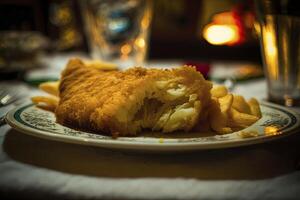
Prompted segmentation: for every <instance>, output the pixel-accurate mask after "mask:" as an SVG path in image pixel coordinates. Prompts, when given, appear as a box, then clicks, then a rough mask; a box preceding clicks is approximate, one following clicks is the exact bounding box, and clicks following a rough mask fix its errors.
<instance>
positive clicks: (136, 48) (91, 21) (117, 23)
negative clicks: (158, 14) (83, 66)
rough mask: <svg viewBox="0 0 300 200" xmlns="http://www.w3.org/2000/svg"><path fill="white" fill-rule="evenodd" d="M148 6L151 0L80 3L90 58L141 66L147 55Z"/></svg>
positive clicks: (87, 1)
mask: <svg viewBox="0 0 300 200" xmlns="http://www.w3.org/2000/svg"><path fill="white" fill-rule="evenodd" d="M151 3H152V2H151V0H113V1H112V0H86V1H82V2H81V8H82V12H83V18H84V22H85V26H86V27H85V28H86V35H87V39H88V43H89V47H90V51H91V56H92V57H93V58H95V59H102V60H104V61H110V62H116V63H118V64H121V65H139V64H142V63H143V62H144V60H145V58H146V56H147V49H148V36H149V26H150V23H151V18H152V5H151Z"/></svg>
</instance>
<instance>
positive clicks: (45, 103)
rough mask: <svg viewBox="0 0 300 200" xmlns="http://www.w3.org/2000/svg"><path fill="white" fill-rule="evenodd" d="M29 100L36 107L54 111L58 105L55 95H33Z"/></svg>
mask: <svg viewBox="0 0 300 200" xmlns="http://www.w3.org/2000/svg"><path fill="white" fill-rule="evenodd" d="M31 101H32V102H33V103H34V104H35V105H36V106H38V107H40V108H43V109H45V110H50V111H54V110H55V109H56V107H57V105H58V98H57V97H45V96H34V97H31Z"/></svg>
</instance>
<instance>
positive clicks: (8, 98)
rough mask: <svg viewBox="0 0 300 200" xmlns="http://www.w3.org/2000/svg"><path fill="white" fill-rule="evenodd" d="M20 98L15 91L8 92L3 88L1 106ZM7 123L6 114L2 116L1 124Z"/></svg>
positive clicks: (0, 118) (0, 117) (0, 98)
mask: <svg viewBox="0 0 300 200" xmlns="http://www.w3.org/2000/svg"><path fill="white" fill-rule="evenodd" d="M18 99H19V96H18V95H16V94H15V93H12V92H8V91H6V90H3V91H1V92H0V108H1V107H4V106H7V105H10V104H12V103H14V102H15V101H16V100H18ZM4 124H6V122H5V115H3V116H0V126H2V125H4Z"/></svg>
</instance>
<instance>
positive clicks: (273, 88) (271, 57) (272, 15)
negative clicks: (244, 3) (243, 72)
mask: <svg viewBox="0 0 300 200" xmlns="http://www.w3.org/2000/svg"><path fill="white" fill-rule="evenodd" d="M298 5H299V4H298V2H296V1H295V0H256V1H255V6H256V11H257V16H258V22H259V25H260V26H259V27H260V31H259V32H260V46H261V53H262V58H263V65H264V71H265V76H266V79H267V84H268V98H269V100H270V101H272V102H275V103H279V104H283V105H286V106H298V105H300V7H299V6H298Z"/></svg>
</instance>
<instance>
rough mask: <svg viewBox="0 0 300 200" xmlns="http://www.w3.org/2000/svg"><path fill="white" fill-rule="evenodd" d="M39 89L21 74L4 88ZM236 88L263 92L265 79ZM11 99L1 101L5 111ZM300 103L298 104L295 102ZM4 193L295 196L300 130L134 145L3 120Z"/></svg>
mask: <svg viewBox="0 0 300 200" xmlns="http://www.w3.org/2000/svg"><path fill="white" fill-rule="evenodd" d="M2 87H9V88H11V89H12V90H18V89H19V90H22V91H23V92H25V93H26V94H27V95H28V96H31V95H35V94H37V93H39V91H37V90H36V89H35V88H32V87H30V86H27V85H26V84H24V83H20V82H0V88H2ZM233 92H234V93H239V94H242V95H244V96H245V97H246V98H249V97H253V96H254V97H256V98H258V99H264V98H265V93H266V84H265V81H264V80H256V81H247V82H243V83H241V84H237V85H236V87H235V88H234V91H233ZM9 109H10V107H7V108H2V109H0V114H1V112H2V113H4V112H6V111H7V110H9ZM296 110H297V108H296ZM0 145H1V146H0V171H1V175H0V196H3V195H4V196H6V197H35V198H47V199H48V198H49V199H53V198H79V199H90V198H105V199H106V198H107V199H120V198H122V199H201V198H202V199H297V198H298V196H299V195H300V171H298V170H299V166H298V165H299V160H300V151H299V150H300V147H299V146H300V134H297V133H296V134H293V135H291V136H289V137H286V138H283V139H280V140H277V141H273V142H268V143H265V144H257V145H252V146H245V147H237V148H229V149H219V150H206V151H195V152H189V153H179V154H178V153H177V154H174V153H173V154H155V153H133V152H126V151H118V150H109V149H102V148H98V147H89V146H81V145H76V144H67V143H62V142H55V141H49V140H43V139H40V138H36V137H33V136H29V135H25V134H23V133H20V132H18V131H16V130H14V129H12V128H10V127H9V126H8V125H4V126H2V127H0Z"/></svg>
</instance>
